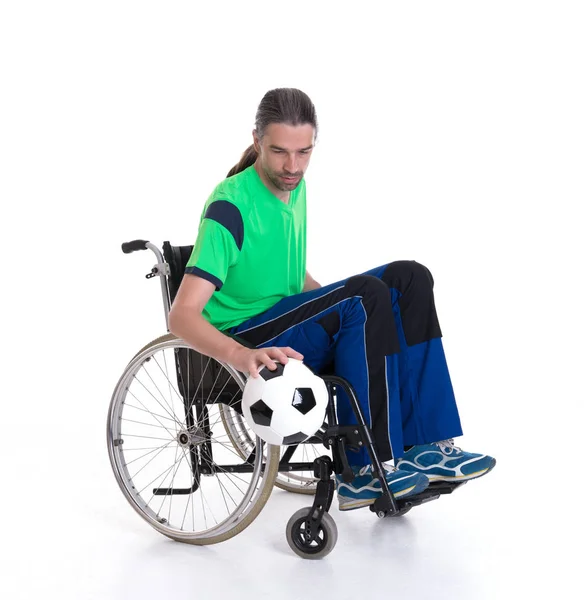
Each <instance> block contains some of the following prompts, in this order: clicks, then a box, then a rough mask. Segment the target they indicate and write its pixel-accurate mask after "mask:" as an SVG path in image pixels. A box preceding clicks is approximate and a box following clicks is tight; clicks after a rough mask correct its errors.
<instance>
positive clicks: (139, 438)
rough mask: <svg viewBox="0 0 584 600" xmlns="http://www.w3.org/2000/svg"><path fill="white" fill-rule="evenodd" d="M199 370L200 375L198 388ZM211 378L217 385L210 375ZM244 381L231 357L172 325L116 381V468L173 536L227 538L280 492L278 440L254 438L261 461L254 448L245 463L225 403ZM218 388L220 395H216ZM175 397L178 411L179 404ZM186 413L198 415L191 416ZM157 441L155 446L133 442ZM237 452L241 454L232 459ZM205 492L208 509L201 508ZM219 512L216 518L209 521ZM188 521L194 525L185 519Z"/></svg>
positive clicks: (125, 488) (145, 510)
mask: <svg viewBox="0 0 584 600" xmlns="http://www.w3.org/2000/svg"><path fill="white" fill-rule="evenodd" d="M199 361H200V364H201V370H198V364H199ZM204 361H207V362H206V366H205V369H204V370H202V365H203V362H204ZM162 365H164V368H163V367H162ZM169 365H170V367H171V368H170V370H169V368H168V367H169ZM185 371H186V377H185ZM160 372H161V373H162V377H161V376H160ZM198 374H201V377H200V383H199V384H198V385H197V387H196V389H195V385H196V384H197V381H196V378H197V376H198ZM213 378H215V379H214V381H213V387H210V386H209V384H208V381H212V380H213ZM223 380H224V381H225V384H223ZM216 381H219V385H222V384H223V387H222V389H221V391H219V385H218V386H217V389H215V384H216ZM161 382H162V383H161ZM185 382H186V386H185ZM191 383H192V388H193V392H194V393H193V394H191V393H190V391H191V390H190V384H191ZM244 383H245V382H244V380H243V379H242V377H241V375H240V374H239V373H238V372H237V371H235V370H233V369H232V368H231V367H230V366H229V365H225V364H223V363H221V362H219V361H216V360H214V359H211V358H208V357H203V355H201V354H200V353H198V352H196V351H195V350H194V349H192V348H191V347H190V346H189V345H188V344H186V343H185V342H184V341H182V340H180V339H178V338H177V337H176V336H174V335H173V334H166V335H164V336H161V337H159V338H157V339H156V340H153V341H152V342H150V343H149V344H147V345H146V346H145V347H144V348H142V349H141V350H140V352H138V353H137V354H136V355H135V356H134V358H133V359H132V360H131V361H130V363H129V364H128V366H127V367H126V369H125V370H124V373H123V374H122V376H121V377H120V379H119V381H118V384H117V385H116V388H115V390H114V392H113V395H112V399H111V403H110V408H109V411H108V418H107V445H108V453H109V458H110V462H111V465H112V469H113V471H114V476H115V478H116V481H117V482H118V485H119V486H120V489H121V490H122V493H123V494H124V496H125V498H126V499H127V500H128V502H129V503H130V505H131V506H132V508H134V510H136V512H137V513H138V514H139V515H140V516H141V517H142V518H143V519H144V520H146V521H147V522H148V523H149V524H150V525H151V526H152V527H153V528H154V529H156V530H157V531H158V532H160V533H162V534H163V535H165V536H167V537H169V538H171V539H173V540H176V541H179V542H185V543H190V544H198V545H205V544H215V543H219V542H222V541H225V540H227V539H229V538H231V537H233V536H235V535H237V534H238V533H240V532H241V531H243V530H244V529H245V528H246V527H248V526H249V525H250V524H251V523H252V522H253V520H254V519H255V518H256V517H257V515H258V514H259V513H260V511H261V510H262V508H263V506H264V505H265V503H266V502H267V500H268V498H269V496H270V494H271V492H272V489H273V485H274V481H275V479H276V476H277V474H278V461H279V454H280V453H279V447H278V446H270V445H267V444H265V443H264V442H262V441H261V440H260V439H259V438H256V448H258V449H260V450H261V452H258V453H257V454H255V452H254V455H253V461H252V457H251V456H250V457H249V458H250V461H249V462H245V461H244V460H242V459H239V456H240V454H239V453H238V452H237V449H236V448H233V447H232V446H231V443H230V441H229V436H228V434H227V432H225V430H224V429H223V426H222V420H221V418H220V414H219V407H221V406H223V404H221V403H220V402H223V401H224V399H223V396H222V394H223V390H225V389H227V390H228V391H229V390H240V391H241V390H242V389H243V386H244ZM151 384H153V385H152V386H151ZM181 384H182V385H181ZM148 387H150V389H148ZM185 387H186V390H185ZM167 388H168V397H166V398H165V394H166V389H167ZM144 389H146V392H147V393H144V391H143V390H144ZM178 390H180V393H179V391H178ZM199 391H200V398H199ZM206 391H207V393H208V395H207V398H206V399H205V392H206ZM173 392H174V393H173ZM213 394H216V396H214V399H212V401H211V402H208V400H209V399H211V396H212V395H213ZM161 398H162V400H161ZM219 398H221V400H219ZM177 399H178V400H177ZM187 402H188V405H187ZM149 406H153V407H154V409H153V410H150V409H149V408H148V407H149ZM177 406H178V408H179V410H175V407H177ZM185 409H188V410H185ZM181 410H182V412H180V411H181ZM187 414H190V415H191V418H192V420H191V421H190V423H191V424H190V425H189V418H188V417H187ZM183 415H184V416H183ZM195 416H196V421H195ZM129 432H131V433H129ZM160 441H162V442H165V443H164V444H161V443H160ZM155 443H156V444H158V445H157V446H156V447H155V448H142V447H132V446H136V445H138V446H140V445H146V446H148V445H154V444H155ZM145 450H150V451H149V452H146V453H145V454H143V455H141V456H138V455H137V454H134V452H142V451H145ZM173 453H174V456H173ZM136 457H137V458H136ZM245 458H246V459H247V458H248V457H245ZM236 459H239V460H238V462H237V463H236V464H232V463H235V462H236ZM145 460H146V461H147V462H145V463H143V462H139V461H145ZM164 460H166V461H168V462H167V463H166V464H170V467H168V468H167V469H166V470H163V471H162V472H161V473H160V474H159V475H157V477H156V478H155V479H153V480H152V481H150V474H149V473H148V472H149V471H150V472H151V473H155V472H156V473H158V470H159V469H160V468H161V463H162V462H163V461H164ZM155 461H156V462H155ZM165 466H166V465H165ZM144 471H146V472H145V473H144ZM171 474H172V479H171V480H170V481H168V477H169V476H170V475H171ZM163 476H164V477H163ZM179 488H180V489H182V491H181V492H180V493H178V492H177V490H178V489H179ZM171 490H172V491H173V492H174V493H170V491H171ZM205 492H206V493H207V495H206V496H205ZM239 494H241V495H242V499H241V500H239ZM148 497H150V498H149V499H148ZM198 500H200V508H199V507H197V509H196V510H197V515H196V516H195V503H196V502H198ZM165 505H166V506H165ZM173 505H174V506H173ZM212 505H213V506H212ZM173 509H174V510H173ZM201 513H202V515H203V516H201ZM217 515H219V518H217ZM181 518H182V521H181ZM211 519H213V521H214V524H213V523H211V526H209V522H210V521H211ZM203 520H204V525H203ZM189 521H191V522H192V528H191V530H189V529H188V527H186V528H185V524H186V525H188V523H189Z"/></svg>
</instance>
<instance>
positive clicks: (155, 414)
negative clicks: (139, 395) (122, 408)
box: [126, 400, 176, 424]
mask: <svg viewBox="0 0 584 600" xmlns="http://www.w3.org/2000/svg"><path fill="white" fill-rule="evenodd" d="M138 402H140V401H139V400H138ZM126 407H128V408H134V409H135V410H141V411H142V412H146V413H148V414H149V415H152V416H153V417H158V418H159V419H167V420H168V421H172V422H173V423H175V424H176V421H175V420H174V419H173V418H171V417H165V416H164V415H160V414H158V413H155V412H152V411H151V410H148V409H147V408H140V407H139V406H134V405H133V404H128V403H127V402H126Z"/></svg>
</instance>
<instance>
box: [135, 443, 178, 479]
mask: <svg viewBox="0 0 584 600" xmlns="http://www.w3.org/2000/svg"><path fill="white" fill-rule="evenodd" d="M173 441H174V440H171V441H170V442H168V444H164V446H161V447H159V448H155V449H154V450H151V451H150V452H147V453H146V454H142V456H138V458H133V459H132V460H131V461H130V462H127V463H125V466H126V467H127V466H128V465H131V464H132V463H135V462H136V461H137V460H140V459H141V458H145V457H146V456H148V455H150V454H152V453H153V452H156V450H158V452H157V453H156V455H155V456H153V457H152V458H151V459H150V460H149V461H148V462H147V463H146V464H145V465H144V466H143V467H142V468H141V469H140V471H142V470H143V469H144V468H145V467H147V466H148V465H149V464H150V463H151V462H152V461H153V460H154V459H155V458H156V457H157V456H158V455H159V454H160V453H161V452H162V451H163V450H165V449H166V448H168V446H170V444H172V442H173ZM140 471H136V473H134V477H136V475H138V474H139V473H140Z"/></svg>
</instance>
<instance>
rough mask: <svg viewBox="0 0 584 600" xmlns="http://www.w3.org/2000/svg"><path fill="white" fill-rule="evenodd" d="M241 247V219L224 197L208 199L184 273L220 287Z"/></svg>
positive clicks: (239, 214) (236, 209)
mask: <svg viewBox="0 0 584 600" xmlns="http://www.w3.org/2000/svg"><path fill="white" fill-rule="evenodd" d="M242 246H243V219H242V217H241V213H240V211H239V209H238V208H237V207H236V206H235V205H234V204H232V203H231V202H228V201H227V200H216V201H214V202H212V203H211V204H210V205H209V206H208V208H207V210H206V212H205V215H204V217H203V219H202V220H201V224H200V226H199V232H198V234H197V239H196V242H195V245H194V247H193V251H192V253H191V256H190V258H189V261H188V262H187V265H186V268H185V273H190V274H192V275H197V276H199V277H202V278H203V279H206V280H207V281H210V282H211V283H213V284H214V285H215V288H216V289H217V290H220V289H221V288H222V287H223V284H224V283H225V279H226V277H227V272H228V271H229V268H230V267H232V266H233V265H235V264H236V263H237V260H238V258H239V254H240V252H241V248H242Z"/></svg>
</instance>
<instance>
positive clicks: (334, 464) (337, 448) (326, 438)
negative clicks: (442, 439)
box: [114, 240, 461, 558]
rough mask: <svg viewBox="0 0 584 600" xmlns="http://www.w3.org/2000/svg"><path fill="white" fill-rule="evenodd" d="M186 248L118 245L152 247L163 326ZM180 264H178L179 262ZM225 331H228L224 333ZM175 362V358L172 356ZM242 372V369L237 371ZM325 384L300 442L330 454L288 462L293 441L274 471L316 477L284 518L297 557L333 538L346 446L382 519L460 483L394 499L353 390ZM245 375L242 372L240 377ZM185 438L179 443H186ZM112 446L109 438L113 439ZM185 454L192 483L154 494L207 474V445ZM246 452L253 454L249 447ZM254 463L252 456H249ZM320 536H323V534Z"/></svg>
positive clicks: (329, 379) (177, 491) (317, 553)
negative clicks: (176, 254) (358, 460)
mask: <svg viewBox="0 0 584 600" xmlns="http://www.w3.org/2000/svg"><path fill="white" fill-rule="evenodd" d="M185 248H186V249H188V247H184V248H182V247H173V246H171V245H170V243H169V242H164V245H163V249H164V254H163V252H161V250H160V249H159V248H157V247H156V246H155V245H154V244H152V243H151V242H148V241H145V240H133V241H131V242H126V243H124V244H122V251H123V252H124V253H125V254H129V253H132V252H135V251H138V250H147V249H148V250H151V251H152V252H154V254H155V256H156V259H157V263H156V264H155V265H154V266H153V267H152V269H151V271H150V272H149V273H148V274H147V275H146V278H147V279H151V278H154V277H160V284H161V292H162V300H163V305H164V317H165V324H166V330H167V332H168V331H169V328H168V315H169V312H170V307H171V304H172V301H173V299H174V296H175V295H176V292H177V291H178V286H179V285H180V281H181V280H182V275H183V272H184V271H183V272H178V273H177V272H176V270H177V268H178V267H177V265H176V264H174V267H175V271H174V272H173V268H172V267H173V263H176V260H173V257H172V256H171V253H172V252H173V251H176V250H177V249H178V250H179V251H180V250H182V249H185ZM181 267H182V265H181ZM227 335H230V334H227ZM230 337H232V338H234V339H235V340H237V341H238V342H240V343H242V344H243V345H245V346H247V347H250V345H249V344H248V343H247V342H245V341H244V340H241V339H239V338H238V337H237V336H233V335H230ZM175 360H176V361H177V363H178V361H179V358H175ZM241 375H242V376H243V374H241ZM319 376H320V377H321V378H322V379H323V380H324V381H325V384H326V386H327V389H328V392H329V403H328V407H327V413H326V416H327V425H328V426H327V428H326V429H321V430H320V431H319V432H317V434H315V436H313V437H312V438H310V439H309V440H307V441H306V442H304V443H305V444H315V443H322V444H323V445H324V447H325V448H327V449H330V451H331V454H332V459H331V458H330V457H328V456H321V457H318V458H316V459H315V460H314V461H312V462H311V463H305V462H290V459H291V458H292V456H293V454H294V452H295V450H296V448H297V445H294V446H290V447H288V448H287V449H286V450H285V451H284V453H283V455H282V456H281V457H280V460H279V464H278V472H279V473H283V472H290V471H305V472H307V471H311V472H313V473H314V477H315V478H316V479H317V484H316V493H315V497H314V501H313V504H312V506H311V507H310V508H309V509H301V510H300V511H298V512H297V513H296V514H295V515H294V516H293V517H292V518H291V519H290V521H289V523H288V527H287V537H288V542H289V544H290V546H291V548H292V550H294V552H296V553H297V554H298V555H299V556H301V557H303V558H321V557H322V556H325V555H326V554H328V553H329V552H330V551H331V550H332V548H333V547H334V544H335V543H336V526H335V525H334V521H333V520H332V518H331V517H330V515H328V511H329V509H330V506H331V503H332V500H333V497H334V480H333V479H332V475H333V473H338V474H341V475H342V477H343V479H344V480H345V481H347V482H350V481H352V480H353V478H354V474H353V471H352V469H351V468H350V466H349V463H348V460H347V454H346V452H347V450H352V449H354V450H359V449H361V448H362V447H365V448H366V450H367V452H368V454H369V457H370V459H371V463H372V467H373V476H374V477H376V478H377V479H378V481H379V482H380V485H381V491H382V495H381V496H380V497H379V498H377V499H376V500H375V502H374V503H373V504H372V505H370V507H369V508H370V510H371V511H372V512H375V513H376V514H377V516H378V517H380V518H383V517H386V516H399V515H403V514H405V513H406V512H408V511H409V510H410V509H411V508H412V507H413V506H417V505H420V504H423V503H425V502H428V501H430V500H435V499H437V498H438V497H439V496H440V495H441V494H444V493H451V492H452V491H454V489H456V488H457V487H458V486H459V485H461V483H446V482H441V483H433V484H431V485H430V486H429V487H428V488H427V489H426V490H425V491H424V492H422V493H420V494H417V495H415V496H410V497H406V498H405V499H401V500H400V499H396V498H395V497H394V496H393V494H392V492H391V490H390V489H389V487H388V484H387V481H386V479H385V477H384V476H383V473H384V469H383V465H382V464H381V461H380V460H379V457H378V455H377V452H376V451H375V446H374V442H373V439H372V437H371V432H370V430H369V427H368V426H367V425H366V422H365V419H364V417H363V413H362V411H361V407H360V405H359V402H358V400H357V397H356V394H355V391H354V389H353V387H352V386H351V384H350V383H349V382H348V381H347V380H346V379H344V378H342V377H339V376H336V375H334V374H320V375H319ZM242 378H243V379H245V377H244V376H243V377H242ZM337 388H342V389H343V390H344V391H345V393H346V394H347V397H348V399H349V402H350V403H351V407H352V409H353V411H354V414H355V417H356V420H357V425H348V426H343V425H339V424H338V422H337V418H336V410H335V404H334V394H335V391H336V389H337ZM220 401H221V397H220V396H218V397H217V398H215V399H214V400H213V402H215V403H219V402H220ZM183 402H185V412H186V413H187V414H186V415H185V417H186V423H187V426H188V428H193V429H194V428H195V423H194V422H193V417H192V412H191V408H192V404H191V406H189V407H187V405H186V399H185V398H184V397H183ZM186 443H187V442H185V444H186ZM114 445H115V440H114ZM189 451H190V454H191V470H192V475H193V483H192V485H191V487H190V488H188V487H187V488H185V487H183V488H178V487H177V488H174V487H171V488H163V487H160V488H154V490H153V494H154V495H169V494H170V495H171V496H172V495H185V494H191V493H193V492H195V491H196V489H197V488H198V484H197V481H198V478H199V477H200V474H201V473H202V474H211V473H212V472H213V463H212V460H213V456H212V449H211V447H210V444H209V449H208V454H207V455H206V457H207V458H206V459H205V460H203V459H199V458H198V457H197V456H196V454H195V452H194V446H193V444H191V445H190V450H189ZM252 454H255V450H253V452H252ZM250 458H251V457H248V458H247V460H246V462H245V463H244V464H241V465H222V467H221V468H222V469H225V470H228V471H229V472H230V473H251V472H252V471H253V468H254V467H253V464H252V461H251V460H250ZM253 459H254V462H255V456H254V457H253ZM323 529H324V530H325V532H326V531H328V533H329V536H328V537H329V539H328V543H327V544H325V545H324V546H323V545H320V546H319V545H318V544H317V546H316V547H314V546H313V545H312V544H313V542H314V541H315V540H316V539H317V537H318V534H319V532H321V531H322V530H323ZM333 530H334V531H333ZM325 537H326V536H325Z"/></svg>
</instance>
